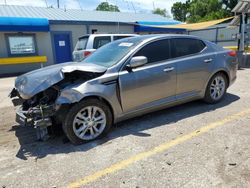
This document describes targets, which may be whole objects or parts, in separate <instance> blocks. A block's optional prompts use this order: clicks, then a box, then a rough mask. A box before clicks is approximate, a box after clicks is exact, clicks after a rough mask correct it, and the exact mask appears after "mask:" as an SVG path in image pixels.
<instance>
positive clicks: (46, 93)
mask: <svg viewBox="0 0 250 188" xmlns="http://www.w3.org/2000/svg"><path fill="white" fill-rule="evenodd" d="M54 71H55V70H54ZM89 71H90V70H89ZM47 73H50V74H47ZM47 73H43V74H41V72H37V73H36V74H32V75H29V73H28V74H26V75H22V76H20V77H18V78H17V80H16V84H15V88H14V89H13V90H12V91H11V93H10V98H12V102H13V104H14V106H19V109H18V110H17V112H16V121H17V123H19V124H20V125H24V126H27V125H31V126H34V127H35V128H36V129H37V138H38V139H40V140H46V139H47V138H48V137H49V136H48V128H49V127H50V126H52V125H53V124H55V123H59V124H61V123H62V122H63V120H64V117H65V114H64V113H65V111H67V110H66V108H65V106H69V105H70V103H71V101H69V102H68V104H63V105H61V104H58V103H56V101H57V99H58V98H59V97H60V96H61V94H62V92H61V91H63V90H64V89H65V88H67V87H69V86H72V85H79V84H84V83H85V82H86V81H88V80H91V79H93V78H96V77H98V76H101V75H103V74H104V71H103V70H99V71H97V72H88V71H83V70H76V69H73V68H72V67H71V69H65V68H64V70H60V71H58V70H57V71H56V72H54V73H53V71H51V70H50V71H47ZM74 102H76V101H74ZM72 103H73V102H72Z"/></svg>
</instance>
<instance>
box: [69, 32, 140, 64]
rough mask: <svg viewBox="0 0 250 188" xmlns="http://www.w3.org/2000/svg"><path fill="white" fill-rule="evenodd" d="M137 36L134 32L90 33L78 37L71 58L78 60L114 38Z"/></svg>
mask: <svg viewBox="0 0 250 188" xmlns="http://www.w3.org/2000/svg"><path fill="white" fill-rule="evenodd" d="M134 36H138V35H136V34H92V35H84V36H82V37H80V38H79V39H78V41H77V43H76V46H75V49H74V51H73V60H74V61H77V62H80V61H82V60H83V59H84V58H86V57H87V56H88V55H90V54H91V53H93V52H94V51H95V50H96V49H98V48H100V47H102V46H103V45H105V44H107V43H110V42H113V41H115V40H119V39H123V38H127V37H134Z"/></svg>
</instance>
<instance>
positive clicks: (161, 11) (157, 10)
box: [152, 8, 170, 17]
mask: <svg viewBox="0 0 250 188" xmlns="http://www.w3.org/2000/svg"><path fill="white" fill-rule="evenodd" d="M152 13H153V14H159V15H161V16H164V17H170V16H169V14H168V12H167V10H166V9H161V8H156V9H154V10H153V11H152Z"/></svg>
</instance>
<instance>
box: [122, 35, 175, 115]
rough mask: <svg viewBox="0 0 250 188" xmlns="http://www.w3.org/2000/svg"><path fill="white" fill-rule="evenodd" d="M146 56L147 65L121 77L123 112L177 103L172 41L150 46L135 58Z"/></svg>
mask: <svg viewBox="0 0 250 188" xmlns="http://www.w3.org/2000/svg"><path fill="white" fill-rule="evenodd" d="M136 56H145V57H147V58H148V63H147V64H146V65H144V66H143V67H138V68H135V69H133V70H132V71H130V72H129V71H127V70H123V71H121V72H120V74H119V85H120V92H121V103H122V108H123V111H124V113H128V112H131V111H136V110H140V109H145V108H149V107H152V106H155V105H159V104H161V103H163V102H167V101H168V99H169V100H172V101H173V100H175V90H176V66H175V64H174V63H171V61H168V59H169V40H167V39H164V40H159V41H155V42H152V43H150V44H147V45H146V46H145V47H143V48H142V49H141V50H139V51H138V52H137V53H136V54H135V55H134V57H136Z"/></svg>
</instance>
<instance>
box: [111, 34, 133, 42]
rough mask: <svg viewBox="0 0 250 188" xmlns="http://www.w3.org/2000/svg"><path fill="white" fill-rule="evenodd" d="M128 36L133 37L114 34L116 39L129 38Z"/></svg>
mask: <svg viewBox="0 0 250 188" xmlns="http://www.w3.org/2000/svg"><path fill="white" fill-rule="evenodd" d="M127 37H131V36H126V35H119V36H113V38H114V41H115V40H119V39H124V38H127Z"/></svg>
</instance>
